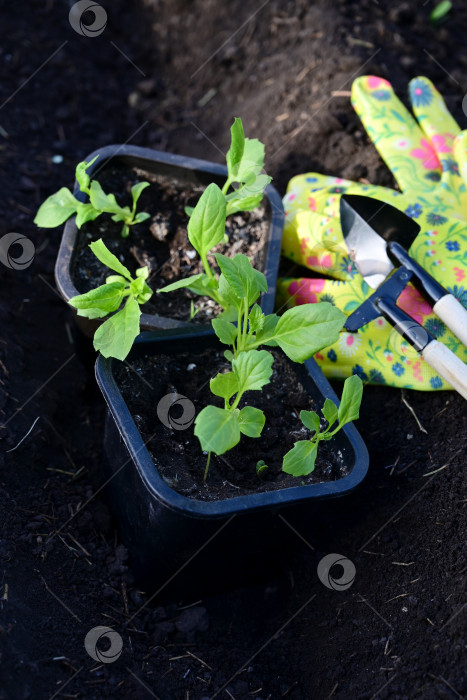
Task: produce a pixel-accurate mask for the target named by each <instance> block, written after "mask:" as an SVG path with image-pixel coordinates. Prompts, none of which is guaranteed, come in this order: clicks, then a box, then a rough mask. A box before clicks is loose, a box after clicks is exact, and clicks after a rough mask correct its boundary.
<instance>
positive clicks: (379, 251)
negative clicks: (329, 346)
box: [340, 195, 467, 399]
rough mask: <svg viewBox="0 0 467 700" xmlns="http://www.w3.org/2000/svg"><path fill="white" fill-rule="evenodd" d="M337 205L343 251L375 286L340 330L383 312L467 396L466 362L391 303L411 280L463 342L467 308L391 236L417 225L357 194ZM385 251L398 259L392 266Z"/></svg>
mask: <svg viewBox="0 0 467 700" xmlns="http://www.w3.org/2000/svg"><path fill="white" fill-rule="evenodd" d="M340 209H341V227H342V232H343V234H344V239H345V242H346V245H347V248H348V250H349V255H350V257H351V259H352V260H353V261H354V263H355V266H356V268H357V270H358V271H359V272H360V274H361V275H362V276H363V278H364V279H365V281H366V282H367V283H368V284H369V285H370V287H372V288H376V291H375V292H374V293H373V294H372V295H371V297H370V298H369V299H367V300H366V301H364V302H363V304H361V305H360V306H359V308H358V309H356V311H354V312H353V313H352V314H351V315H350V316H349V317H348V318H347V321H346V324H345V327H346V329H347V330H348V331H356V330H358V329H359V328H361V327H362V326H364V325H365V324H367V323H369V322H370V321H372V320H374V319H375V318H377V317H378V316H384V317H385V318H386V319H387V320H388V321H389V322H390V323H391V324H392V325H393V326H394V328H395V329H396V330H397V331H398V332H399V333H400V334H401V335H402V336H403V337H404V338H406V340H407V341H408V342H409V343H410V344H411V345H412V347H414V348H415V350H417V351H418V352H419V353H421V354H422V356H423V358H424V359H425V361H426V362H427V363H428V364H429V365H430V366H431V367H432V368H433V369H434V370H435V371H436V372H438V374H440V375H441V376H442V377H443V378H444V379H445V380H446V381H447V382H449V384H451V386H452V387H453V388H454V389H456V390H457V391H458V392H459V393H460V394H461V395H462V396H463V397H464V398H465V399H467V365H465V364H464V363H463V362H462V360H460V359H459V358H458V357H457V356H456V355H454V353H452V352H451V351H450V350H449V349H448V348H447V347H446V346H445V345H443V344H442V343H439V342H438V341H437V340H435V338H434V337H433V336H432V335H431V334H430V333H428V331H427V330H425V328H423V326H421V325H420V324H419V323H417V322H416V321H415V320H414V319H413V318H411V317H410V316H409V315H408V314H407V313H405V311H402V309H400V308H399V307H398V306H397V305H396V301H397V298H398V297H399V295H400V293H401V292H402V290H403V289H404V287H405V286H406V285H407V283H408V282H409V281H410V280H412V281H413V283H414V284H415V285H416V286H417V287H418V289H419V290H420V291H421V292H422V293H423V294H424V296H426V297H427V298H428V300H429V301H430V302H431V303H432V304H433V305H434V307H433V308H434V311H435V313H436V314H437V315H438V316H439V317H440V318H441V319H442V320H443V321H444V323H446V325H447V326H448V328H450V329H451V330H452V331H453V332H454V333H455V334H456V335H457V337H458V338H459V339H460V340H461V341H462V342H463V343H464V344H467V311H466V310H465V309H464V308H463V306H462V305H461V304H460V303H459V302H458V301H457V299H456V298H455V297H453V296H452V295H451V294H449V293H448V292H446V290H445V289H444V288H443V287H442V286H441V285H440V284H438V282H436V280H434V279H433V278H432V277H431V275H429V274H428V273H427V272H426V270H424V269H423V268H422V267H421V266H420V265H418V263H416V262H415V260H413V259H412V258H411V257H410V256H409V254H408V253H407V251H406V250H405V248H404V247H403V246H402V245H401V244H400V243H398V242H396V241H395V240H392V238H393V236H394V237H395V236H397V237H398V238H399V239H400V240H404V242H405V243H406V245H407V244H409V245H410V243H411V242H412V241H413V239H414V238H415V236H416V235H417V233H418V232H419V230H420V227H419V226H418V224H417V223H416V222H415V221H413V219H411V218H410V217H408V216H406V215H405V214H403V213H402V212H400V211H399V210H398V209H396V208H395V207H392V206H390V205H389V204H385V203H384V202H380V201H378V200H375V199H372V198H369V197H363V196H360V195H342V197H341V204H340ZM389 256H391V257H392V259H394V260H395V261H396V263H399V264H400V267H399V268H398V269H397V270H395V271H394V265H393V263H392V261H391V258H390V257H389Z"/></svg>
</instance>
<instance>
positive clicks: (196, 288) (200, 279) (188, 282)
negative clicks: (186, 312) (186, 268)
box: [157, 272, 209, 294]
mask: <svg viewBox="0 0 467 700" xmlns="http://www.w3.org/2000/svg"><path fill="white" fill-rule="evenodd" d="M207 282H209V278H208V276H207V275H205V274H204V272H200V273H199V274H198V275H191V277H184V278H183V279H181V280H177V281H176V282H172V284H168V285H167V286H166V287H162V288H161V289H158V290H157V293H158V294H159V293H160V292H164V293H165V292H173V291H175V290H176V289H182V288H185V287H188V288H189V289H191V290H192V291H193V292H195V294H206V293H207V292H206V289H207V286H206V283H207Z"/></svg>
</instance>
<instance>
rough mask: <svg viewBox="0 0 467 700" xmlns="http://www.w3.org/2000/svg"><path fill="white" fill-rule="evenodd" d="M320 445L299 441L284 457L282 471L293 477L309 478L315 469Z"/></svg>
mask: <svg viewBox="0 0 467 700" xmlns="http://www.w3.org/2000/svg"><path fill="white" fill-rule="evenodd" d="M317 454H318V443H317V442H311V440H299V441H298V442H296V443H295V444H294V446H293V447H292V449H291V450H289V452H287V454H286V455H285V456H284V460H283V462H282V471H284V472H286V473H287V474H292V476H307V475H308V474H311V472H312V471H313V469H314V468H315V462H316V455H317Z"/></svg>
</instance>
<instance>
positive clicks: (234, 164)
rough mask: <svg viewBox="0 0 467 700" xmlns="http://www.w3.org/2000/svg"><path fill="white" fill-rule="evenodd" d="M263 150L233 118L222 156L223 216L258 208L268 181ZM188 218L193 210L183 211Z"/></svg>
mask: <svg viewBox="0 0 467 700" xmlns="http://www.w3.org/2000/svg"><path fill="white" fill-rule="evenodd" d="M264 158H265V149H264V144H263V143H261V141H259V140H258V139H249V138H247V137H246V136H245V132H244V130H243V123H242V120H241V119H240V118H239V117H235V119H234V123H233V124H232V126H231V127H230V147H229V150H228V151H227V155H226V158H225V160H226V164H227V179H226V181H225V182H224V185H223V187H222V189H221V192H222V194H223V195H224V197H225V203H226V215H227V216H230V214H235V213H236V212H238V211H253V209H256V207H258V206H259V205H260V204H261V201H262V199H263V195H264V190H265V188H266V187H267V185H269V183H270V182H271V180H272V177H270V176H269V175H266V174H265V173H263V172H262V171H263V168H264ZM185 211H186V213H187V214H188V216H191V214H192V213H193V207H185Z"/></svg>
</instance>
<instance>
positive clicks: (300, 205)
mask: <svg viewBox="0 0 467 700" xmlns="http://www.w3.org/2000/svg"><path fill="white" fill-rule="evenodd" d="M410 100H411V104H412V108H413V111H414V114H415V116H416V118H417V121H416V120H415V119H414V118H413V117H412V115H411V114H410V113H409V112H408V111H407V109H406V108H405V107H404V106H403V104H402V103H401V102H400V101H399V100H398V98H397V97H396V96H395V94H394V92H393V90H392V87H391V85H390V83H388V82H387V81H386V80H383V79H382V78H377V77H374V76H364V77H361V78H358V79H357V80H355V81H354V83H353V86H352V105H353V107H354V109H355V110H356V112H357V114H358V115H359V117H360V118H361V120H362V122H363V124H364V126H365V129H366V131H367V133H368V134H369V136H370V138H371V139H372V141H373V143H374V144H375V146H376V148H377V149H378V151H379V152H380V154H381V156H382V157H383V159H384V160H385V161H386V163H387V164H388V166H389V167H390V169H391V170H392V172H393V174H394V177H395V178H396V180H397V183H398V185H399V186H400V188H401V190H402V192H397V191H395V190H392V189H389V188H385V187H378V186H372V185H366V184H360V183H354V182H351V181H349V180H343V179H342V178H337V177H331V176H327V175H320V174H318V173H307V174H304V175H299V176H297V177H294V178H293V179H292V180H291V181H290V183H289V186H288V188H287V194H286V195H285V197H284V208H285V213H286V224H285V230H284V237H283V243H282V252H283V254H284V255H285V256H286V257H288V258H290V259H291V260H293V261H295V262H296V263H298V264H300V265H304V266H305V267H308V268H309V269H311V270H314V271H315V272H318V273H320V274H324V275H326V276H327V277H332V278H334V279H324V278H320V277H318V278H310V277H306V278H300V279H288V278H286V279H281V280H279V283H278V297H277V305H278V307H281V306H282V307H283V306H293V305H295V304H303V303H307V302H317V301H331V302H332V303H334V304H336V306H338V307H339V308H341V309H342V310H343V311H344V312H345V313H347V314H350V313H351V312H352V311H354V310H355V309H356V308H357V307H358V306H359V305H360V304H361V303H362V302H363V301H364V300H365V299H366V298H368V297H369V296H370V295H371V294H372V292H373V290H372V289H371V288H370V287H369V286H368V285H367V284H366V282H365V281H364V280H363V278H362V277H361V276H360V275H359V273H358V272H357V270H356V268H355V266H354V265H353V263H352V261H351V260H350V258H349V255H348V252H347V249H346V247H345V243H344V241H343V237H342V231H341V227H340V219H339V199H340V194H342V193H343V192H348V193H350V194H364V195H366V196H370V197H375V198H376V199H380V200H382V201H385V202H388V203H389V204H392V205H393V206H396V207H398V208H399V209H400V210H402V211H404V212H405V213H406V214H408V215H409V216H411V217H412V218H413V219H415V220H416V221H417V223H418V224H419V225H420V226H421V232H420V233H419V235H418V236H417V238H416V239H415V241H414V242H413V244H412V246H411V248H410V254H411V255H412V256H413V257H414V258H415V259H416V260H417V262H419V263H420V264H421V265H422V266H423V267H424V268H425V269H426V270H428V272H430V273H431V274H432V275H433V277H435V278H436V279H437V280H438V282H440V283H441V284H442V285H443V286H444V287H445V288H446V289H447V290H448V291H450V292H451V293H452V294H453V295H454V296H456V297H457V298H458V299H459V301H460V302H461V303H462V304H463V305H464V306H466V307H467V288H466V286H465V281H464V280H465V276H466V270H467V187H466V183H467V132H461V131H460V128H459V126H458V125H457V124H456V122H455V121H454V119H453V118H452V116H451V115H450V114H449V112H448V111H447V109H446V106H445V104H444V101H443V99H442V98H441V96H440V94H439V93H438V92H437V90H436V89H435V87H434V86H433V85H432V83H431V82H430V81H429V80H428V79H427V78H422V77H420V78H415V79H414V80H412V81H411V83H410ZM398 304H399V306H400V307H401V308H403V309H404V310H405V311H407V313H408V314H409V315H410V316H412V317H413V318H414V319H415V320H416V321H418V322H419V323H422V324H423V325H424V327H425V328H426V329H427V330H428V331H429V332H430V333H431V334H432V335H434V336H435V337H436V338H437V339H438V340H440V341H441V342H443V343H445V344H446V345H447V346H448V347H449V348H450V349H451V350H452V351H453V352H455V353H456V354H457V355H458V356H459V357H460V358H461V359H462V360H463V361H464V362H465V361H466V360H467V350H466V348H465V347H464V346H463V345H462V344H461V343H460V341H459V340H458V339H457V338H456V337H455V336H454V335H453V334H452V333H451V331H450V330H449V329H448V328H446V326H445V325H444V324H443V322H442V321H440V320H439V319H438V317H437V316H436V315H434V314H433V313H432V310H431V307H430V304H429V303H428V302H427V301H426V300H425V299H424V298H423V297H421V296H420V294H419V293H418V292H417V291H416V289H415V288H414V287H413V286H412V285H411V284H409V285H408V286H407V287H406V289H405V290H404V291H403V292H402V294H401V296H400V297H399V300H398ZM315 357H316V360H317V361H318V363H319V364H320V366H321V368H322V369H323V371H324V372H325V374H326V375H327V376H329V377H334V378H345V377H347V376H349V375H351V374H359V375H360V376H361V377H362V379H363V380H364V381H369V382H370V383H373V384H389V385H391V386H396V387H409V388H414V389H415V388H416V389H422V390H433V389H447V388H449V385H448V384H447V383H446V382H445V381H444V380H443V379H442V378H441V377H439V376H438V375H437V374H436V373H435V372H434V371H433V370H432V369H431V367H429V366H428V365H427V364H426V363H425V362H424V360H423V359H422V358H421V357H420V355H419V354H418V353H417V352H415V350H413V349H412V348H411V346H410V345H409V344H408V343H407V342H406V341H405V340H404V339H403V338H402V337H401V336H400V335H399V333H397V331H395V330H394V329H393V328H392V326H391V325H390V324H389V323H388V322H387V321H386V320H385V319H383V318H378V319H376V320H375V321H372V322H370V323H369V324H367V325H366V326H364V327H363V328H361V329H360V330H359V331H358V332H357V333H348V332H342V333H341V337H340V339H339V341H338V342H337V343H335V344H334V345H333V346H331V347H329V348H327V349H326V350H323V351H321V352H320V353H317V355H316V356H315Z"/></svg>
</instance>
